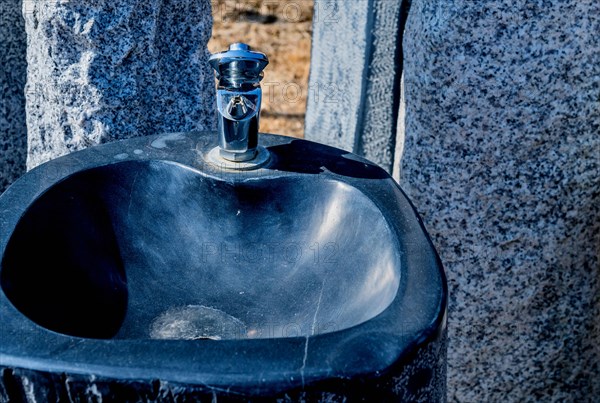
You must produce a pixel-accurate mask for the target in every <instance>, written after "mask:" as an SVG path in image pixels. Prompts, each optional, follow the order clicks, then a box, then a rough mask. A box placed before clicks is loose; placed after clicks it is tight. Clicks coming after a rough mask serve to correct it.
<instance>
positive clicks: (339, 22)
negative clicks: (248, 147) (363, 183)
mask: <svg viewBox="0 0 600 403" xmlns="http://www.w3.org/2000/svg"><path fill="white" fill-rule="evenodd" d="M404 11H405V10H404V7H403V2H402V1H400V0H394V1H390V0H352V1H348V0H316V1H315V16H314V19H313V31H314V32H313V47H312V62H311V66H310V82H309V87H308V101H307V106H306V108H307V110H306V121H305V125H306V126H305V131H304V133H305V138H306V139H308V140H313V141H318V142H321V143H325V144H328V145H331V146H334V147H339V148H342V149H344V150H348V151H352V152H355V153H357V154H359V155H362V156H364V157H366V158H368V159H370V160H371V161H373V162H375V163H377V164H379V165H380V166H382V167H383V168H385V169H386V170H388V171H390V172H391V169H392V165H393V163H394V149H395V142H396V125H397V121H398V105H399V102H400V75H401V72H402V60H401V43H402V42H401V27H402V25H403V23H404V18H405V12H404Z"/></svg>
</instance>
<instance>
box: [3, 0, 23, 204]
mask: <svg viewBox="0 0 600 403" xmlns="http://www.w3.org/2000/svg"><path fill="white" fill-rule="evenodd" d="M26 46H27V38H26V36H25V22H24V21H23V17H22V16H21V1H20V0H1V1H0V193H2V192H3V191H4V190H5V189H6V187H8V185H10V184H11V183H12V182H13V181H14V180H15V179H17V178H18V177H19V176H21V175H22V174H23V173H25V160H26V158H27V146H26V144H27V130H26V127H25V94H24V88H25V78H26V74H27V61H26V58H25V49H26Z"/></svg>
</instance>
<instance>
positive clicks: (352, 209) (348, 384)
mask: <svg viewBox="0 0 600 403" xmlns="http://www.w3.org/2000/svg"><path fill="white" fill-rule="evenodd" d="M213 139H214V140H216V135H215V134H214V133H187V134H169V135H163V136H160V137H151V138H138V139H130V140H126V141H122V142H117V143H112V144H108V145H104V146H99V147H95V148H92V149H88V150H85V151H82V152H78V153H74V154H71V155H69V156H66V157H63V158H60V159H57V160H54V161H52V162H50V163H47V164H45V165H43V166H41V167H39V168H37V169H35V170H33V171H31V172H30V173H28V174H27V175H25V176H24V177H23V178H21V179H20V180H19V181H18V182H17V183H15V184H14V185H13V186H12V187H11V188H9V189H8V190H7V192H6V193H5V194H4V195H2V196H1V197H0V256H1V258H2V259H1V266H0V283H1V292H0V313H1V317H2V321H3V325H2V326H0V367H2V368H4V369H3V374H4V375H3V377H2V380H3V381H2V383H1V384H0V400H1V398H2V396H3V395H2V394H3V393H4V394H5V395H6V396H7V397H10V396H13V397H14V396H17V395H18V393H20V392H19V391H22V392H23V393H26V392H27V391H26V388H24V387H23V379H24V377H25V378H26V379H29V380H30V382H31V379H37V380H38V382H37V384H38V385H46V386H44V387H38V388H37V389H36V390H37V392H36V393H38V394H39V396H38V397H40V398H41V399H51V397H52V396H55V397H56V400H61V399H60V396H61V393H62V394H63V395H64V396H69V399H71V400H76V399H74V398H73V397H72V395H74V396H80V397H81V398H82V399H85V398H86V396H87V397H89V393H91V392H89V390H91V389H90V386H89V384H90V383H93V384H94V385H96V387H95V388H96V389H94V390H96V391H98V390H99V389H98V388H99V387H100V388H102V387H104V389H105V392H106V393H105V395H103V397H111V396H113V397H114V398H117V399H120V400H127V399H128V398H131V399H132V401H137V400H140V399H141V400H151V399H152V398H156V399H158V397H159V396H160V394H161V393H163V394H164V393H166V392H165V390H167V391H169V393H171V395H172V396H177V394H178V393H179V394H180V396H185V397H186V398H196V397H197V398H200V397H202V396H205V395H207V396H208V395H211V396H212V395H215V396H217V395H218V396H219V398H220V399H228V400H235V399H242V400H243V399H246V398H250V397H271V398H274V399H275V398H277V397H278V396H279V397H281V396H286V395H287V396H292V397H294V396H295V397H296V398H297V399H300V400H301V399H307V398H308V399H309V400H310V399H312V398H317V397H319V396H321V397H322V396H324V395H323V393H326V394H329V395H331V396H333V397H335V396H338V397H340V398H341V397H357V396H366V397H371V398H372V397H374V396H378V397H381V398H386V399H392V400H396V399H397V398H399V396H400V394H402V393H404V394H406V393H408V394H409V395H410V394H413V395H415V396H417V395H418V393H421V394H423V393H425V392H424V391H425V390H427V391H428V392H427V393H438V394H439V393H442V392H443V384H444V379H442V378H444V377H445V372H444V366H445V362H444V358H443V357H444V355H445V344H444V341H445V338H444V330H445V311H446V286H445V279H444V275H443V270H442V267H441V264H440V263H439V259H438V258H437V255H436V253H435V250H434V249H433V247H432V246H431V243H430V241H429V239H428V237H427V235H426V233H425V231H424V229H423V227H422V225H421V223H420V219H419V218H418V216H417V215H416V213H415V212H414V209H413V208H412V206H411V205H410V203H409V202H408V200H407V199H406V197H405V195H404V194H403V193H402V192H401V190H400V189H399V188H398V186H397V185H396V183H395V182H394V181H393V180H392V179H391V178H390V177H389V175H387V173H385V172H384V171H383V170H381V169H380V168H379V167H377V166H375V165H373V164H372V163H370V162H368V161H366V160H363V159H361V158H359V157H357V156H355V155H352V154H349V153H346V152H343V151H341V150H338V149H335V148H331V147H326V146H323V145H319V144H316V143H312V142H308V141H303V140H295V139H291V138H286V137H282V136H273V135H262V137H261V143H262V144H264V145H265V146H267V149H268V150H269V152H270V153H271V161H270V163H269V164H267V165H266V166H265V167H263V168H261V169H258V170H254V171H237V172H236V171H230V170H227V169H223V168H221V167H216V166H214V165H211V164H209V163H208V162H206V160H205V159H204V156H206V155H207V152H208V151H209V150H210V149H211V148H212V147H214V144H213ZM432 349H433V350H434V353H432V352H431V351H430V350H432ZM419 354H420V355H419ZM427 354H429V355H430V356H431V357H433V358H431V357H430V361H431V362H430V363H429V364H427V365H425V366H424V367H425V368H427V371H425V372H423V371H421V372H419V371H417V372H415V371H413V370H412V369H410V368H412V367H411V365H414V363H415V362H417V361H419V362H421V364H419V365H421V367H423V362H424V361H423V359H422V357H421V356H424V355H427ZM432 354H433V355H432ZM419 357H421V358H419ZM425 361H426V360H425ZM409 369H410V370H409ZM23 374H25V375H23ZM415 374H416V375H415ZM88 376H92V377H93V379H91V380H90V379H89V378H86V377H88ZM65 377H66V378H65ZM69 379H70V381H69ZM402 379H404V380H406V382H407V385H408V384H410V385H409V386H404V387H403V389H398V387H397V384H398V382H400V381H399V380H402ZM409 381H410V382H409ZM156 382H158V384H156ZM19 385H21V386H19ZM48 385H50V386H48ZM74 385H75V386H74ZM77 385H79V389H77V388H78V387H77ZM82 385H87V386H86V387H84V386H82ZM98 385H100V386H98ZM157 385H158V386H157ZM173 385H175V386H173ZM432 385H433V386H432ZM440 385H442V386H440ZM165 388H166V389H165ZM78 391H79V392H78ZM419 391H420V392H419ZM432 391H433V392H432ZM77 393H80V395H78V394H77ZM86 393H87V395H86ZM99 393H100V394H101V395H102V392H99ZM11 394H12V395H11ZM144 396H146V397H147V399H144ZM152 396H153V397H152ZM407 396H408V395H407ZM400 397H401V396H400Z"/></svg>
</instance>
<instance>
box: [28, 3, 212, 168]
mask: <svg viewBox="0 0 600 403" xmlns="http://www.w3.org/2000/svg"><path fill="white" fill-rule="evenodd" d="M24 15H25V24H26V29H27V35H28V49H27V61H28V80H27V90H26V94H27V128H28V135H29V139H28V148H29V151H28V160H27V166H28V168H29V169H31V168H33V167H35V166H37V165H39V164H41V163H43V162H45V161H47V160H49V159H52V158H55V157H58V156H60V155H63V154H66V153H69V152H71V151H76V150H80V149H82V148H85V147H88V146H92V145H95V144H99V143H104V142H107V141H112V140H118V139H124V138H129V137H135V136H143V135H149V134H155V133H160V132H177V131H189V130H195V129H198V130H202V129H208V128H212V127H214V123H215V115H214V113H215V112H214V106H213V103H214V76H213V73H212V71H211V70H210V67H209V66H208V64H207V60H208V56H209V53H208V50H207V48H206V44H207V42H208V40H209V38H210V35H211V27H212V17H211V12H210V1H209V0H183V1H176V0H119V1H95V0H77V1H68V2H67V1H58V0H47V1H31V0H25V5H24Z"/></svg>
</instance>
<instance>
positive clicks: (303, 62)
mask: <svg viewBox="0 0 600 403" xmlns="http://www.w3.org/2000/svg"><path fill="white" fill-rule="evenodd" d="M212 14H213V20H214V23H213V24H214V25H213V33H212V38H211V40H210V42H209V44H208V49H209V50H210V52H211V53H215V52H220V51H223V50H226V49H227V47H228V46H229V45H230V44H231V43H233V42H244V43H247V44H249V45H250V46H251V47H252V48H253V49H254V50H258V51H260V52H263V53H265V54H266V55H267V56H268V57H269V65H268V66H267V68H266V69H265V78H264V79H263V81H262V89H263V103H262V112H261V121H260V131H261V132H266V133H277V134H284V135H287V136H294V137H303V136H304V115H305V111H306V98H307V94H308V91H309V89H308V71H309V68H310V48H311V35H312V18H313V0H283V1H274V0H249V1H248V0H247V1H243V2H241V1H236V0H213V1H212Z"/></svg>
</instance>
